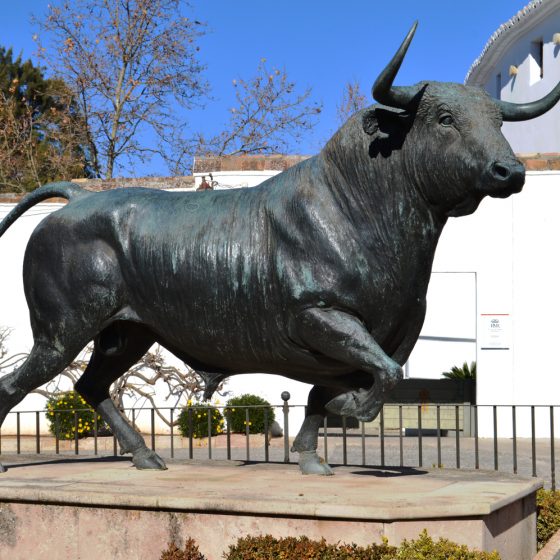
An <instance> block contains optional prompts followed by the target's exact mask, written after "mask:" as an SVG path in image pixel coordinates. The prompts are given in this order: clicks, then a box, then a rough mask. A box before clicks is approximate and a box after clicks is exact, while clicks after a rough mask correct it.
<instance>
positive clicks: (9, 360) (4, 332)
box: [0, 326, 27, 376]
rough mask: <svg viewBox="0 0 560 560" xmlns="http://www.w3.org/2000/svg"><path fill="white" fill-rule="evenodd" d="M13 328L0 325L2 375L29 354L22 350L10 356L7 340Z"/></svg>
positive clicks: (0, 365)
mask: <svg viewBox="0 0 560 560" xmlns="http://www.w3.org/2000/svg"><path fill="white" fill-rule="evenodd" d="M11 332H12V329H9V328H8V327H2V326H0V376H1V375H3V374H4V373H7V372H9V371H11V370H12V369H13V368H14V367H15V366H17V365H18V364H19V363H20V362H22V361H23V360H24V359H25V358H26V357H27V354H25V353H23V352H20V353H18V354H12V355H10V356H8V355H7V354H8V349H7V348H6V341H7V340H8V338H9V336H10V334H11Z"/></svg>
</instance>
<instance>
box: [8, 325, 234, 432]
mask: <svg viewBox="0 0 560 560" xmlns="http://www.w3.org/2000/svg"><path fill="white" fill-rule="evenodd" d="M11 332H12V331H11V329H9V328H7V327H0V376H2V375H4V374H5V373H9V372H10V371H11V370H12V369H14V368H15V367H17V365H18V364H20V363H21V362H22V361H23V360H24V359H25V358H26V357H27V354H26V353H24V352H21V353H18V354H12V355H9V356H8V350H7V348H6V341H7V339H8V337H9V336H10V334H11ZM91 352H92V346H91V345H89V346H87V347H86V348H85V349H84V350H83V351H82V353H81V354H80V356H78V357H77V358H76V359H75V360H74V361H73V362H72V363H71V364H70V365H69V366H68V367H67V368H66V369H65V370H64V371H63V372H62V373H61V374H60V375H58V376H56V377H55V378H54V379H53V380H52V381H50V382H49V383H47V384H46V385H43V386H42V387H39V388H38V389H35V390H34V391H32V393H37V394H39V395H42V396H44V397H46V398H51V397H55V396H57V395H59V394H60V393H63V392H65V391H68V390H69V389H72V388H73V387H74V384H75V383H76V381H78V379H79V378H80V377H81V375H82V374H83V373H84V371H85V369H86V367H87V365H88V363H89V358H90V356H91ZM156 385H158V386H159V387H160V389H163V388H164V387H165V390H166V391H167V394H162V393H160V395H161V396H162V398H163V400H164V401H170V403H169V406H170V407H172V408H177V407H181V406H184V405H186V404H187V403H188V402H189V401H200V400H202V395H203V393H204V389H205V385H204V381H203V379H202V378H201V377H200V376H199V375H198V374H196V373H195V371H194V370H193V369H192V368H190V367H188V366H187V365H185V364H183V366H182V367H177V366H173V365H170V364H169V363H168V362H167V359H166V356H165V352H164V351H163V350H162V348H161V346H159V345H155V346H154V347H153V348H151V349H150V351H149V352H148V353H147V354H145V355H144V357H143V358H142V359H141V360H140V361H138V362H137V363H136V364H135V365H134V366H132V367H131V368H130V369H129V370H128V371H127V372H126V373H125V374H124V375H122V376H121V377H120V378H119V379H117V381H115V383H113V385H111V389H110V396H111V398H112V399H113V401H114V402H115V404H116V405H117V407H118V408H119V409H121V410H124V409H125V406H126V404H125V399H127V398H128V399H129V403H130V401H132V402H133V405H134V406H136V405H138V404H139V403H140V404H145V403H148V404H149V406H151V407H152V408H154V409H155V411H156V414H157V415H158V416H159V417H160V418H161V420H162V421H163V422H164V423H166V424H167V425H168V426H170V425H171V421H170V417H169V415H168V414H167V413H166V412H164V411H161V410H159V408H158V404H160V402H161V399H158V398H157V394H156ZM216 392H217V394H218V395H220V396H225V395H227V394H228V392H227V391H226V390H225V389H224V383H221V384H220V385H219V387H218V389H217V391H216ZM176 420H177V417H176V418H175V421H174V422H173V425H176V423H177V422H176Z"/></svg>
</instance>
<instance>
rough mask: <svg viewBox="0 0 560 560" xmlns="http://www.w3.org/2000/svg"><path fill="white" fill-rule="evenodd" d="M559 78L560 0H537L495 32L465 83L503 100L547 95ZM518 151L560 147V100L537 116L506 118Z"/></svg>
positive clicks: (506, 128) (519, 100)
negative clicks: (524, 120) (530, 118)
mask: <svg viewBox="0 0 560 560" xmlns="http://www.w3.org/2000/svg"><path fill="white" fill-rule="evenodd" d="M559 81H560V0H533V1H532V2H530V3H529V4H528V5H527V6H526V7H525V8H523V9H522V10H521V11H519V12H518V13H517V14H516V15H515V16H513V17H512V18H511V19H510V20H509V21H507V22H506V23H504V24H503V25H501V26H500V27H499V28H498V29H497V30H496V32H495V33H494V34H493V35H492V37H490V39H489V40H488V42H487V44H486V46H485V47H484V49H483V51H482V54H481V55H480V56H479V57H478V58H477V60H475V62H474V63H473V64H472V66H471V68H470V70H469V72H468V74H467V77H466V79H465V83H466V84H467V85H471V86H479V87H482V88H484V89H486V91H488V92H489V93H490V94H491V95H492V96H494V97H497V98H498V99H502V100H504V101H511V102H514V103H524V102H528V101H534V100H536V99H540V98H541V97H544V96H545V95H546V94H547V93H548V92H549V91H551V90H552V88H554V86H556V84H557V83H558V82H559ZM503 132H504V134H505V136H506V138H507V139H508V140H509V142H510V144H511V146H512V148H513V150H514V152H516V153H534V152H540V153H550V152H554V153H556V152H560V105H556V107H554V108H553V109H551V110H550V111H549V112H548V113H545V114H544V115H542V116H541V117H538V118H536V119H533V120H530V121H526V122H521V123H511V122H507V123H504V126H503Z"/></svg>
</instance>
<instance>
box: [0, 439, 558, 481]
mask: <svg viewBox="0 0 560 560" xmlns="http://www.w3.org/2000/svg"><path fill="white" fill-rule="evenodd" d="M292 439H293V438H289V445H290V446H291V441H292ZM324 442H325V440H324V438H323V437H320V438H319V449H318V452H319V454H321V455H322V456H326V457H327V460H328V462H329V463H330V464H332V465H343V464H344V463H346V464H348V465H368V466H387V467H400V466H405V467H424V468H435V467H437V466H438V464H439V466H441V467H443V468H446V469H454V468H457V466H459V467H460V468H461V469H475V468H476V450H475V446H476V441H475V439H474V438H471V437H460V438H458V441H457V439H456V438H455V437H454V436H453V435H452V436H451V437H442V438H440V440H439V445H440V449H441V451H440V454H441V460H440V461H438V438H437V437H435V436H425V435H424V436H423V437H422V438H421V450H422V451H421V454H420V451H419V450H420V440H419V438H418V437H414V436H411V437H402V438H399V437H398V436H394V435H391V436H385V437H384V438H383V440H382V439H381V438H379V437H378V436H374V435H365V436H362V434H361V433H360V432H359V431H358V430H349V431H348V437H347V438H346V443H345V441H344V438H343V437H342V434H340V433H337V434H334V435H329V437H328V440H327V450H326V451H327V452H326V453H325V448H324ZM1 443H2V447H1V455H2V457H3V456H5V455H8V456H10V457H12V456H14V455H16V449H17V447H16V439H15V437H6V436H3V437H2V441H1ZM146 443H147V445H148V446H151V445H152V440H151V437H150V436H146ZM154 444H155V449H156V451H157V452H158V453H159V454H160V455H161V456H162V457H164V458H170V457H171V438H170V437H169V436H156V437H155V438H154ZM457 444H458V448H457ZM401 445H402V461H401ZM516 446H517V449H516V457H517V474H519V475H521V476H525V477H531V476H532V475H533V459H532V457H533V452H532V442H531V439H530V438H517V440H516ZM550 447H551V446H550V440H548V439H537V440H535V461H534V464H535V469H536V475H537V477H538V478H541V479H543V480H544V483H545V487H548V488H550V487H551V486H552V482H553V478H556V472H555V471H553V469H552V463H551V448H550ZM496 449H497V453H496V454H495V442H494V440H493V439H491V438H479V439H478V456H479V459H478V468H479V469H481V470H495V468H496V466H497V470H498V471H500V472H503V473H511V474H514V473H515V470H514V463H515V461H514V442H513V440H512V439H504V438H501V439H498V440H497V441H496ZM40 450H41V456H49V457H55V456H56V455H55V441H54V439H53V438H52V437H42V438H41V440H40ZM559 451H560V450H558V449H555V450H554V455H555V465H554V467H555V469H556V466H557V464H558V461H557V458H558V457H559V456H560V454H559ZM78 452H79V454H80V455H84V456H91V455H93V454H94V440H93V438H86V439H83V440H80V441H79V449H78ZM20 453H21V455H22V458H23V457H25V458H26V460H31V461H33V460H41V456H37V457H36V459H34V458H33V457H34V456H35V455H36V438H35V437H33V436H22V438H21V441H20ZM59 453H60V454H61V455H63V456H66V457H72V456H75V442H74V441H60V442H59ZM97 453H98V454H99V455H101V456H112V455H113V454H114V442H113V438H112V437H99V438H98V440H97ZM173 456H174V458H175V459H176V460H179V461H180V460H181V459H188V458H189V457H190V449H189V440H188V439H187V438H181V437H179V436H175V437H174V438H173ZM266 456H267V454H266V453H265V438H264V436H263V435H260V434H259V435H251V436H250V437H249V441H248V442H247V438H246V437H245V436H244V435H240V434H232V435H231V438H230V451H229V458H231V459H232V460H238V461H249V462H255V461H257V462H260V461H265V460H266ZM192 457H193V458H194V459H208V458H212V459H218V460H224V459H228V449H227V438H226V436H225V435H224V436H218V437H214V438H212V440H211V442H210V445H209V442H208V440H207V439H199V440H196V439H195V440H193V441H192ZM284 459H285V440H284V438H283V437H281V438H274V439H271V440H270V441H269V446H268V460H269V461H270V462H276V463H280V462H284ZM289 461H290V462H293V463H296V462H297V454H296V453H289ZM294 467H295V465H294ZM555 482H556V481H555Z"/></svg>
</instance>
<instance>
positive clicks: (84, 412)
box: [47, 391, 107, 439]
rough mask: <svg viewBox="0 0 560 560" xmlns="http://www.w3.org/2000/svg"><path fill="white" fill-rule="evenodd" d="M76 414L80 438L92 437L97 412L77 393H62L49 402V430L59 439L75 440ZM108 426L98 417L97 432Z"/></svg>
mask: <svg viewBox="0 0 560 560" xmlns="http://www.w3.org/2000/svg"><path fill="white" fill-rule="evenodd" d="M75 412H77V414H78V427H77V430H78V437H79V438H83V437H87V436H91V435H93V433H94V426H95V414H96V413H95V411H94V410H93V408H91V406H89V405H88V404H87V403H86V401H85V400H84V399H83V398H82V396H81V395H80V394H78V393H77V392H76V391H68V392H66V393H60V394H59V395H56V396H55V397H51V398H50V399H49V400H48V401H47V420H48V422H49V430H50V432H51V433H52V434H53V435H54V436H58V439H74V438H75V435H76V425H75V414H74V413H75ZM106 428H107V426H106V425H105V423H104V422H103V421H102V420H101V416H99V415H98V416H97V430H98V431H101V430H102V429H103V430H105V429H106Z"/></svg>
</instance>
